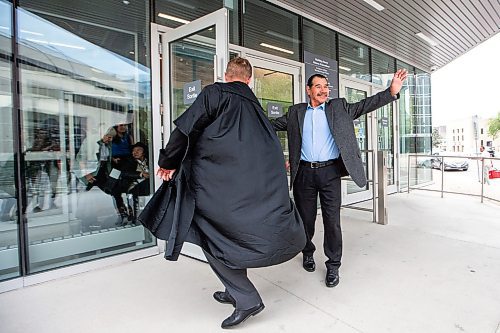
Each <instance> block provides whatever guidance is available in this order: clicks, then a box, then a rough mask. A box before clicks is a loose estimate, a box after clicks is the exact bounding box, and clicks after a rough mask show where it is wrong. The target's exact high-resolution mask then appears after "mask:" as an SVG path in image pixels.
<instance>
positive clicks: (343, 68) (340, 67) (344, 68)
mask: <svg viewBox="0 0 500 333" xmlns="http://www.w3.org/2000/svg"><path fill="white" fill-rule="evenodd" d="M339 69H342V70H344V71H346V72H350V71H351V69H350V68H349V67H344V66H339Z"/></svg>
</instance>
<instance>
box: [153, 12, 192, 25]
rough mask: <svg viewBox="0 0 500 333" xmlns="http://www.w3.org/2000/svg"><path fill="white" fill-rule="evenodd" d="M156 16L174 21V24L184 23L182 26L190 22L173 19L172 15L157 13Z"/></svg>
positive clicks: (177, 18)
mask: <svg viewBox="0 0 500 333" xmlns="http://www.w3.org/2000/svg"><path fill="white" fill-rule="evenodd" d="M158 16H159V17H161V18H164V19H167V20H170V21H175V22H179V23H184V24H186V23H189V22H191V21H188V20H184V19H181V18H179V17H175V16H172V15H167V14H163V13H158Z"/></svg>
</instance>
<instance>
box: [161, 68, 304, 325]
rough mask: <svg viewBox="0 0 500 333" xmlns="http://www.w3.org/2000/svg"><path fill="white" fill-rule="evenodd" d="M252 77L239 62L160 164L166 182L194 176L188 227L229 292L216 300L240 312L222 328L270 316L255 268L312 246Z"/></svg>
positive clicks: (185, 118)
mask: <svg viewBox="0 0 500 333" xmlns="http://www.w3.org/2000/svg"><path fill="white" fill-rule="evenodd" d="M251 75H252V67H251V65H250V63H249V62H248V60H246V59H242V58H235V59H233V60H231V61H230V62H229V64H228V65H227V70H226V74H225V78H226V81H227V83H215V84H213V85H209V86H207V87H205V88H204V89H203V90H202V91H201V93H200V95H199V96H198V98H197V99H196V101H195V102H194V104H193V105H192V106H191V107H190V108H189V109H188V110H187V111H186V112H185V113H184V114H182V115H181V116H180V117H179V118H178V119H177V120H175V124H176V126H177V128H176V129H175V130H174V131H173V132H172V134H171V137H170V140H169V143H168V145H167V146H166V148H165V150H164V151H162V153H161V155H160V161H159V165H160V167H161V168H160V169H159V171H158V175H160V177H162V178H163V179H164V180H169V179H170V178H171V177H172V175H173V173H174V171H175V169H178V168H179V167H180V165H181V161H182V169H181V172H184V171H182V170H186V173H189V174H190V176H187V177H190V178H189V179H188V181H187V182H188V187H189V189H190V190H192V191H193V192H194V193H193V195H194V197H195V198H196V199H195V211H194V213H193V214H194V216H193V219H192V222H187V221H185V222H184V223H190V229H189V240H190V241H192V242H194V243H196V244H198V245H200V246H201V247H202V248H203V251H204V253H205V256H206V258H207V260H208V262H209V264H210V266H211V267H212V269H213V270H214V272H215V274H216V275H217V276H218V277H219V279H220V280H221V282H222V283H223V284H224V286H225V288H226V289H225V291H218V292H215V293H214V295H213V296H214V298H215V300H217V301H218V302H220V303H229V304H232V305H233V306H234V307H235V310H234V312H233V313H232V314H231V316H229V317H228V318H226V319H225V320H224V321H223V322H222V328H229V327H232V326H235V325H238V324H240V323H241V322H243V321H244V320H245V319H247V318H248V317H250V316H252V315H256V314H257V313H259V312H260V311H262V310H263V309H264V304H263V302H262V299H261V297H260V295H259V293H258V292H257V290H256V289H255V287H254V285H253V284H252V283H251V282H250V280H249V279H248V277H247V268H252V267H263V266H269V265H274V264H278V263H281V262H284V261H286V260H289V259H291V258H293V257H294V256H295V255H296V254H297V253H298V252H299V251H300V250H301V249H302V248H303V246H304V244H305V235H304V230H303V226H302V223H301V221H300V217H299V216H298V214H296V213H295V210H294V207H293V204H292V203H291V200H290V198H289V196H288V190H287V177H286V171H285V169H284V167H283V166H284V160H283V153H282V150H281V146H280V142H279V140H278V138H277V136H276V134H275V133H274V131H273V128H272V126H271V124H270V122H269V120H268V119H267V117H266V116H265V113H264V111H263V110H262V107H261V106H260V104H259V102H258V101H257V99H256V97H255V95H254V94H253V92H252V91H251V90H250V88H249V87H248V83H249V82H250V78H251ZM188 142H189V148H188V150H187V153H186V149H187V147H188ZM185 154H186V157H185V158H183V157H184V156H185ZM180 176H182V173H181V175H180ZM181 179H182V178H181ZM180 228H181V227H179V229H180ZM177 237H182V235H177ZM191 238H192V239H191ZM176 242H177V241H176ZM173 259H174V260H175V257H173Z"/></svg>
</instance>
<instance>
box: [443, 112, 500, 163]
mask: <svg viewBox="0 0 500 333" xmlns="http://www.w3.org/2000/svg"><path fill="white" fill-rule="evenodd" d="M489 120H490V118H483V117H479V116H477V115H476V116H472V117H466V118H460V119H453V120H450V121H449V122H448V123H447V124H446V125H444V126H441V127H444V128H445V131H444V132H445V138H446V140H445V147H444V148H445V149H444V150H446V151H447V152H450V153H464V154H467V155H475V154H479V148H480V147H481V146H484V147H485V148H486V149H487V150H488V151H490V152H494V154H495V156H496V154H497V152H498V151H499V149H500V138H496V139H494V138H492V137H491V136H490V135H489V134H488V122H489Z"/></svg>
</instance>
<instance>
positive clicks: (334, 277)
mask: <svg viewBox="0 0 500 333" xmlns="http://www.w3.org/2000/svg"><path fill="white" fill-rule="evenodd" d="M339 282H340V278H339V271H337V270H334V269H327V270H326V277H325V284H326V286H327V287H329V288H332V287H335V286H336V285H338V284H339Z"/></svg>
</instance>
